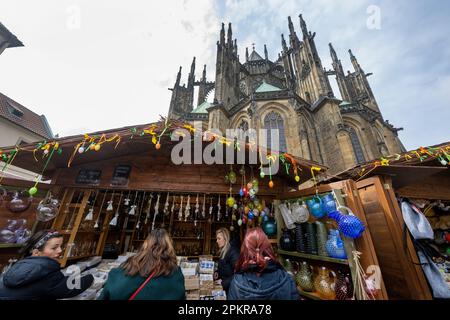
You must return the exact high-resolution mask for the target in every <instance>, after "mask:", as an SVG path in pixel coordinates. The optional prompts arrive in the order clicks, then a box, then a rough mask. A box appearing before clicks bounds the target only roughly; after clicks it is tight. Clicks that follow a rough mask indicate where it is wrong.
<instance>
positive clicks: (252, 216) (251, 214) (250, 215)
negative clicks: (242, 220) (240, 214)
mask: <svg viewBox="0 0 450 320" xmlns="http://www.w3.org/2000/svg"><path fill="white" fill-rule="evenodd" d="M254 217H255V215H254V214H253V211H250V212H249V213H248V219H249V220H252V219H253V218H254Z"/></svg>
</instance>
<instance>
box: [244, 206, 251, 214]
mask: <svg viewBox="0 0 450 320" xmlns="http://www.w3.org/2000/svg"><path fill="white" fill-rule="evenodd" d="M244 212H245V214H248V213H249V212H250V208H249V207H247V206H246V207H245V208H244Z"/></svg>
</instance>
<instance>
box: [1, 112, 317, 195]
mask: <svg viewBox="0 0 450 320" xmlns="http://www.w3.org/2000/svg"><path fill="white" fill-rule="evenodd" d="M161 119H162V120H160V121H159V122H157V123H153V124H150V125H147V126H145V127H142V128H139V127H132V128H124V129H123V130H119V131H118V132H114V133H111V135H110V136H108V135H107V133H95V134H84V135H83V136H82V138H81V140H79V141H75V146H74V147H73V150H72V152H71V155H70V157H69V160H68V163H67V167H70V166H71V164H72V163H73V161H74V159H75V158H76V157H80V156H83V155H85V154H86V153H89V152H101V150H102V146H103V145H105V144H114V149H117V147H118V146H119V145H120V143H121V142H123V141H125V140H133V139H134V137H135V136H140V137H145V136H150V137H151V143H152V144H153V145H154V146H155V149H156V150H160V149H161V144H162V138H163V137H169V138H172V136H173V135H174V134H177V135H178V136H186V134H185V133H184V132H185V131H184V132H183V130H187V131H189V133H190V134H194V135H195V134H200V131H199V130H198V129H197V128H195V127H194V126H192V125H191V124H187V123H185V122H183V121H180V120H176V119H170V120H169V119H168V118H163V117H161ZM180 129H182V130H180ZM201 134H202V140H203V141H208V142H214V143H218V144H221V145H225V146H227V147H231V146H233V148H234V149H235V150H238V151H240V150H241V148H248V149H249V150H250V151H256V150H258V148H257V144H256V142H255V141H249V142H243V141H238V140H237V139H230V138H227V137H224V136H222V135H220V134H217V133H215V132H212V131H210V130H206V131H202V133H201ZM61 140H62V139H60V142H61V143H67V141H64V142H63V141H61ZM60 142H58V141H56V140H55V141H50V142H48V141H43V142H40V143H38V144H37V145H36V146H35V147H34V148H32V149H31V148H30V147H28V146H27V147H20V146H15V147H14V149H13V150H10V151H7V152H6V151H5V152H3V151H2V150H1V149H0V159H1V160H3V162H4V165H3V166H2V167H1V168H0V186H1V181H2V180H3V178H4V176H5V173H6V171H7V169H8V168H9V167H10V166H11V165H12V164H13V162H14V159H15V158H16V156H17V154H19V153H22V152H31V153H33V158H34V160H35V161H36V162H40V161H43V167H42V170H41V172H40V175H38V176H37V177H36V179H35V185H34V186H33V187H32V188H30V189H29V193H30V195H34V194H36V193H37V184H38V183H39V179H40V177H41V176H42V175H43V174H44V173H45V170H46V168H47V166H48V165H49V163H50V162H51V160H52V158H53V156H54V154H58V155H61V154H63V149H62V148H61V146H60ZM70 142H74V141H73V140H72V141H70ZM262 152H263V148H261V147H260V148H259V150H258V154H259V157H260V160H261V163H266V164H268V166H269V169H270V166H271V165H272V164H273V163H274V162H275V161H277V160H279V161H280V162H281V163H282V166H283V168H284V169H285V172H286V174H287V175H290V174H291V172H292V173H293V175H294V179H295V181H296V182H297V183H298V182H300V174H301V172H302V169H301V167H300V165H299V164H298V163H297V162H296V160H295V159H294V157H293V156H292V155H290V154H288V153H285V152H282V153H277V152H274V151H269V150H266V153H265V160H266V161H264V162H263V161H262V160H263V157H262ZM262 168H263V166H262V165H261V167H260V169H261V172H260V176H261V178H264V176H265V174H264V172H263V170H262ZM314 168H315V170H317V171H321V170H322V169H321V168H317V167H314ZM269 176H270V181H269V187H270V188H273V186H274V182H273V180H272V172H271V171H269Z"/></svg>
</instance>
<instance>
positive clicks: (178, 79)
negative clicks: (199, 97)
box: [175, 66, 181, 86]
mask: <svg viewBox="0 0 450 320" xmlns="http://www.w3.org/2000/svg"><path fill="white" fill-rule="evenodd" d="M180 79H181V66H180V70H178V74H177V80H176V81H175V86H179V85H180Z"/></svg>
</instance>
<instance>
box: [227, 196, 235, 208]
mask: <svg viewBox="0 0 450 320" xmlns="http://www.w3.org/2000/svg"><path fill="white" fill-rule="evenodd" d="M235 202H236V201H235V200H234V198H233V197H229V198H228V199H227V205H228V206H229V207H230V208H232V207H233V206H234V203H235Z"/></svg>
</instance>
